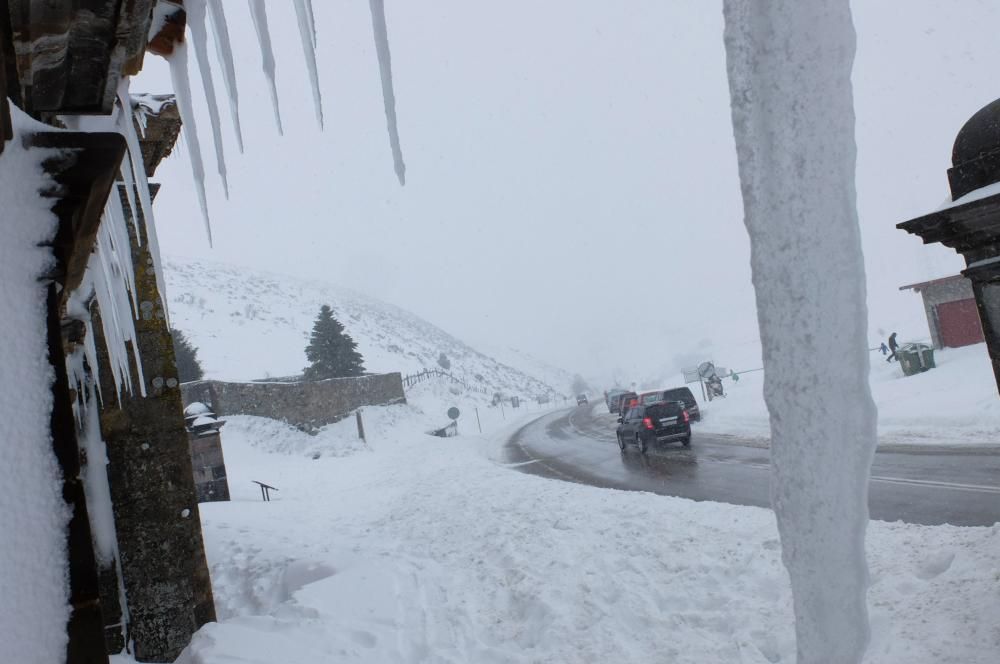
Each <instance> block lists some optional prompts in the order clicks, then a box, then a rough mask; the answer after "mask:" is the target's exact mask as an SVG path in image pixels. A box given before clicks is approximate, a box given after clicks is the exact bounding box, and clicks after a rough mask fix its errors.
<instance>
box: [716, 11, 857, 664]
mask: <svg viewBox="0 0 1000 664" xmlns="http://www.w3.org/2000/svg"><path fill="white" fill-rule="evenodd" d="M725 19H726V54H727V67H728V72H729V87H730V93H731V98H732V117H733V128H734V133H735V136H736V149H737V155H738V160H739V171H740V180H741V184H742V193H743V204H744V214H745V223H746V227H747V231H748V232H749V235H750V245H751V265H752V268H753V282H754V287H755V289H756V297H757V312H758V322H759V325H760V334H761V342H762V346H763V355H764V368H765V371H766V373H765V388H764V396H765V399H766V402H767V406H768V410H769V411H770V416H771V441H772V442H771V481H772V482H771V498H772V503H773V505H774V511H775V516H776V517H777V521H778V529H779V532H780V533H781V542H782V557H783V559H784V563H785V566H786V567H787V568H788V573H789V576H790V578H791V583H792V596H793V602H794V608H795V631H796V636H797V640H798V662H799V664H808V663H810V662H816V663H819V662H822V663H824V664H848V663H852V664H853V663H855V662H859V661H860V660H861V658H862V657H863V656H864V653H865V650H866V648H867V645H868V640H869V626H868V610H867V605H866V601H865V600H866V597H865V596H866V592H867V589H868V585H869V577H868V567H867V564H866V560H865V529H866V527H867V525H868V478H869V473H870V469H871V462H872V458H873V454H874V450H875V443H876V413H875V406H874V403H873V402H872V398H871V393H870V388H869V383H868V376H869V364H868V362H869V360H868V351H867V348H868V344H867V338H866V330H867V317H868V312H867V307H866V300H865V296H866V291H865V274H864V262H863V258H862V252H861V238H860V230H859V227H858V218H857V209H856V202H855V189H854V178H855V159H856V151H855V143H854V108H853V100H852V91H851V66H852V62H853V59H854V51H855V34H854V29H853V26H852V24H851V10H850V3H849V0H773V1H772V2H758V1H757V0H725Z"/></svg>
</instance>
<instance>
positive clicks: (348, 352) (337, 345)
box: [305, 304, 365, 380]
mask: <svg viewBox="0 0 1000 664" xmlns="http://www.w3.org/2000/svg"><path fill="white" fill-rule="evenodd" d="M357 347H358V344H356V343H355V342H354V339H352V338H351V335H349V334H347V333H346V332H344V326H343V325H341V324H340V323H339V322H338V321H337V319H336V318H334V317H333V311H332V310H331V309H330V307H329V306H328V305H325V304H324V305H323V306H322V307H320V310H319V316H318V317H317V318H316V322H315V323H313V331H312V336H311V337H310V338H309V345H308V346H306V359H308V360H309V361H310V362H311V363H312V364H311V365H310V366H309V367H306V370H305V379H306V380H324V379H326V378H343V377H347V376H361V375H362V374H364V372H365V367H364V364H363V362H364V360H363V358H362V357H361V353H359V352H358V351H357V350H356V349H357Z"/></svg>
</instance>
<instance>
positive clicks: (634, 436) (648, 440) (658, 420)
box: [617, 401, 691, 454]
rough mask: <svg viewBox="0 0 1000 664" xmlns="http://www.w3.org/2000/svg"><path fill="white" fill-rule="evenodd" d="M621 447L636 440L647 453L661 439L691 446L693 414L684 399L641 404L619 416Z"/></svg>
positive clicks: (642, 450)
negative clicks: (690, 413) (691, 414)
mask: <svg viewBox="0 0 1000 664" xmlns="http://www.w3.org/2000/svg"><path fill="white" fill-rule="evenodd" d="M618 422H619V423H620V424H619V425H618V430H617V434H618V447H620V448H621V449H622V452H624V451H625V446H626V445H627V444H629V443H635V444H636V445H637V446H638V447H639V451H640V452H642V453H643V454H645V453H646V449H647V448H648V447H649V446H650V445H653V444H654V443H657V442H667V441H675V440H676V441H680V442H681V444H682V445H684V447H689V446H690V445H691V416H690V415H689V414H688V411H687V409H686V408H685V407H684V402H682V401H663V402H660V403H654V404H650V405H648V406H643V405H641V404H640V405H637V406H634V407H632V408H630V409H629V410H628V412H627V413H625V415H624V416H622V417H619V418H618Z"/></svg>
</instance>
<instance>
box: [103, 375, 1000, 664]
mask: <svg viewBox="0 0 1000 664" xmlns="http://www.w3.org/2000/svg"><path fill="white" fill-rule="evenodd" d="M447 398H448V397H447V395H445V396H442V395H441V394H433V393H425V394H424V395H422V396H420V397H418V398H417V399H416V400H415V401H416V403H411V404H410V405H407V406H393V407H386V408H369V409H367V410H366V413H365V417H366V425H367V428H368V430H369V432H370V439H371V440H370V447H365V446H364V445H362V444H360V443H359V442H358V441H357V440H356V433H355V429H354V424H353V422H352V421H350V420H348V421H345V422H342V423H339V424H336V425H332V426H330V427H327V428H326V429H325V430H324V431H323V432H322V433H321V434H320V435H319V436H316V437H309V436H306V435H304V434H301V433H299V432H297V431H295V430H292V429H289V428H287V427H285V426H284V425H281V424H279V423H276V422H273V421H270V420H263V419H259V418H250V417H232V418H229V423H228V424H227V425H226V428H225V429H223V433H224V436H223V443H224V447H225V455H226V463H227V467H228V471H229V481H230V488H231V490H232V493H233V501H232V502H229V503H214V504H206V505H202V512H201V513H202V518H203V522H204V528H205V538H206V547H207V553H208V559H209V563H210V565H211V571H212V580H213V586H214V588H215V599H216V605H217V607H218V613H219V622H218V623H217V624H211V625H207V626H206V627H204V628H203V629H202V630H201V631H200V632H199V633H198V635H197V636H196V638H195V640H194V642H193V643H192V645H191V646H190V648H189V649H188V651H187V652H186V654H185V655H184V656H182V657H181V658H180V660H179V662H180V663H181V664H223V663H225V664H265V663H266V664H300V663H301V664H315V663H316V662H359V663H362V662H363V663H365V664H373V663H375V664H379V663H383V662H384V663H393V662H456V663H457V662H463V663H475V664H488V663H490V662H497V663H499V662H505V663H506V662H511V663H513V662H610V661H614V662H620V663H626V662H642V663H646V662H651V661H664V662H698V663H705V662H709V663H711V662H746V663H755V662H761V663H764V662H792V661H794V655H795V649H794V632H793V627H792V615H791V604H790V602H791V599H790V590H789V585H788V579H787V575H786V573H785V571H784V568H783V567H782V565H781V560H780V547H779V544H778V539H777V531H776V528H775V523H774V517H773V514H772V513H771V512H770V511H769V510H764V509H758V508H751V507H734V506H729V505H722V504H717V503H708V502H701V503H696V502H692V501H688V500H683V499H677V498H669V497H661V496H655V495H650V494H644V493H628V492H619V491H610V490H603V489H596V488H591V487H586V486H579V485H575V484H568V483H564V482H559V481H554V480H547V479H543V478H539V477H535V476H531V475H526V474H521V473H518V472H516V471H515V470H513V469H510V468H506V467H504V465H503V463H502V461H500V460H499V459H500V458H501V456H500V448H501V446H502V442H503V441H504V440H505V439H506V437H507V436H508V435H509V434H510V433H511V432H512V431H513V430H514V429H515V428H516V427H517V426H518V424H519V423H523V422H526V421H528V420H529V419H531V418H532V417H534V416H536V415H537V412H536V413H521V414H520V415H519V416H518V420H516V421H512V420H511V419H506V420H505V419H502V418H501V416H500V414H499V413H495V412H494V411H493V409H488V408H481V411H480V412H481V414H482V413H484V412H485V413H486V417H485V418H484V419H485V421H484V427H485V428H486V429H487V433H486V434H484V435H483V436H479V435H478V434H477V435H471V434H466V435H461V436H459V437H456V438H449V439H441V438H432V437H429V436H426V435H424V434H423V433H422V431H424V430H425V429H428V428H430V427H432V426H434V425H440V424H441V422H440V419H441V418H440V416H439V415H438V414H437V413H438V412H440V411H441V410H442V408H444V407H445V406H446V405H448V401H447ZM508 415H509V414H508ZM466 423H467V422H466V420H465V416H464V415H463V425H464V424H466ZM472 430H475V429H474V428H473V429H472ZM463 431H466V432H468V431H470V428H469V427H467V426H463ZM315 457H318V458H315ZM255 479H256V480H261V481H264V482H268V483H270V484H272V485H274V486H277V487H278V488H279V489H280V491H279V492H278V493H277V494H275V500H273V501H272V502H270V503H263V502H261V501H260V496H259V492H258V489H257V487H256V486H255V485H253V484H251V480H255ZM998 551H1000V527H993V528H956V527H951V526H942V527H923V526H911V525H903V524H888V523H873V524H872V526H871V528H870V530H869V540H868V552H869V561H870V564H871V567H872V582H873V585H872V589H871V593H870V596H869V604H870V607H871V611H872V625H873V631H874V638H873V643H872V647H871V649H870V656H869V661H871V662H886V663H889V662H899V663H901V664H902V663H905V664H917V663H920V662H927V663H931V662H934V663H938V662H963V663H975V662H983V663H986V662H994V661H996V653H997V652H1000V630H998V629H997V625H998V624H1000V609H998V602H997V596H998V592H1000V571H998V570H1000V555H998V553H997V552H998ZM126 661H127V660H125V659H124V658H119V660H118V661H117V662H116V664H124V662H126Z"/></svg>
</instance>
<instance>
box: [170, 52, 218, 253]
mask: <svg viewBox="0 0 1000 664" xmlns="http://www.w3.org/2000/svg"><path fill="white" fill-rule="evenodd" d="M167 61H168V62H169V63H170V77H171V79H172V80H173V83H174V94H176V95H177V108H178V110H180V112H181V121H182V122H181V128H182V129H183V133H184V136H185V138H186V139H187V142H188V154H189V155H190V156H191V175H193V176H194V186H195V189H197V191H198V202H199V204H200V205H201V215H202V218H203V219H204V220H205V232H206V233H207V234H208V246H210V247H211V246H212V224H211V222H210V221H209V217H208V199H207V198H206V196H205V165H204V163H203V162H202V160H201V146H200V144H199V143H198V129H197V126H196V125H195V120H194V107H192V106H191V80H190V79H189V78H188V58H187V44H186V43H184V42H179V43H177V44H175V45H174V52H173V53H172V54H171V55H170V57H168V58H167Z"/></svg>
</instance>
